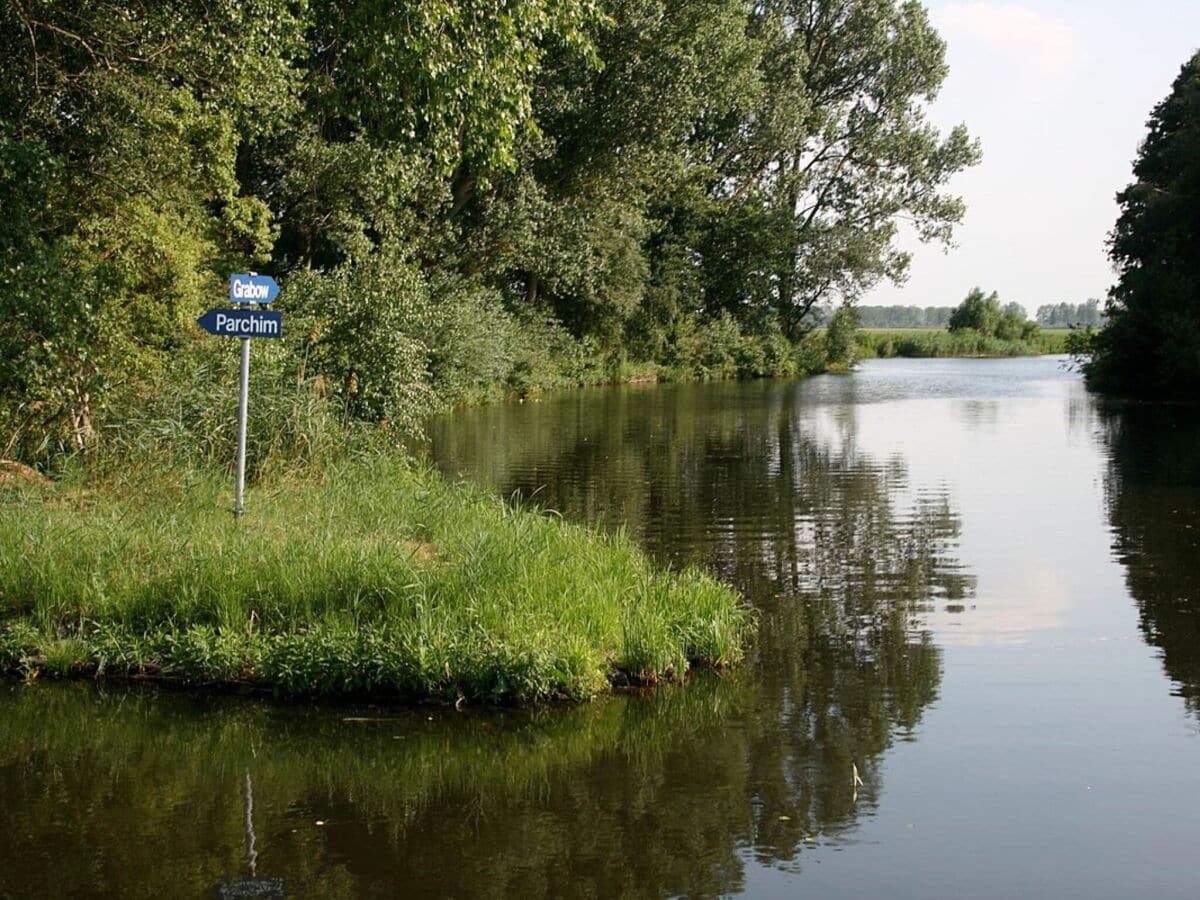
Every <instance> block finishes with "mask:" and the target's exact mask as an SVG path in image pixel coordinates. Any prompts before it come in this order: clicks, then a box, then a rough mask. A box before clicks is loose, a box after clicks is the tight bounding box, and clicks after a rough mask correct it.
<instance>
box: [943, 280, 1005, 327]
mask: <svg viewBox="0 0 1200 900" xmlns="http://www.w3.org/2000/svg"><path fill="white" fill-rule="evenodd" d="M1000 315H1001V313H1000V295H999V294H997V293H996V292H995V291H992V293H991V294H985V293H984V292H983V290H982V289H981V288H972V289H971V291H970V293H968V294H967V296H966V299H964V300H963V302H962V303H960V304H959V305H958V306H956V307H955V308H954V312H952V313H951V314H950V323H949V329H950V331H967V330H971V331H978V332H979V333H980V334H983V335H989V336H990V335H994V334H995V333H996V327H997V326H998V325H999V324H1000Z"/></svg>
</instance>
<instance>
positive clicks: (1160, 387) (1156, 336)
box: [1086, 54, 1200, 401]
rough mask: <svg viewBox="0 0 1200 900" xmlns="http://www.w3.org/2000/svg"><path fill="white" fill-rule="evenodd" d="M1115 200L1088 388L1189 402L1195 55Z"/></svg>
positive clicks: (1193, 355) (1197, 182) (1195, 243)
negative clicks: (1111, 278)
mask: <svg viewBox="0 0 1200 900" xmlns="http://www.w3.org/2000/svg"><path fill="white" fill-rule="evenodd" d="M1149 128H1150V131H1149V134H1148V135H1147V137H1146V141H1145V143H1143V145H1142V148H1141V152H1140V153H1139V155H1138V159H1137V161H1136V163H1135V164H1134V176H1135V177H1136V179H1137V180H1136V181H1135V182H1134V183H1133V184H1131V185H1129V187H1127V188H1126V189H1125V190H1124V191H1122V192H1121V193H1120V194H1119V195H1118V196H1117V201H1118V202H1119V203H1120V206H1121V216H1120V218H1119V219H1118V220H1117V225H1116V228H1115V229H1114V230H1113V233H1112V236H1111V239H1110V241H1111V242H1110V250H1109V255H1110V257H1111V258H1112V261H1113V264H1114V265H1115V266H1116V269H1117V273H1118V281H1117V284H1116V285H1115V286H1114V287H1113V289H1112V291H1111V292H1110V294H1109V300H1108V305H1107V307H1106V309H1105V314H1106V316H1107V318H1108V322H1107V324H1106V325H1105V327H1104V328H1103V329H1102V330H1101V331H1100V332H1099V333H1098V334H1097V335H1096V338H1095V342H1094V344H1093V350H1094V356H1093V358H1092V361H1091V363H1090V364H1089V365H1088V366H1087V367H1086V370H1087V374H1088V378H1089V381H1090V382H1091V383H1092V384H1093V385H1094V386H1096V387H1099V388H1100V389H1102V390H1105V391H1109V392H1115V393H1124V394H1138V395H1143V396H1152V397H1174V398H1179V399H1186V400H1189V401H1194V400H1195V398H1196V396H1197V393H1198V392H1200V54H1197V55H1196V56H1193V57H1192V58H1191V59H1190V60H1189V61H1188V62H1187V63H1186V64H1185V65H1184V66H1183V69H1182V70H1181V72H1180V73H1179V77H1178V78H1176V80H1175V84H1174V86H1173V87H1172V91H1171V94H1170V96H1168V97H1167V98H1166V99H1165V100H1163V101H1162V102H1161V103H1160V104H1159V105H1158V106H1156V107H1155V109H1154V111H1153V113H1152V114H1151V116H1150V123H1149Z"/></svg>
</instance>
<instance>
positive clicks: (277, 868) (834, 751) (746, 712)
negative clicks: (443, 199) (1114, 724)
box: [0, 379, 974, 897]
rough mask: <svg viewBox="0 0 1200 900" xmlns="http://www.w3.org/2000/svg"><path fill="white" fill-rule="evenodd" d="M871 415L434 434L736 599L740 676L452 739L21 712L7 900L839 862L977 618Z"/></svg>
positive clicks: (563, 885)
mask: <svg viewBox="0 0 1200 900" xmlns="http://www.w3.org/2000/svg"><path fill="white" fill-rule="evenodd" d="M855 390H856V388H855V380H854V379H822V380H820V381H816V382H811V383H809V384H808V385H804V386H796V385H779V384H770V383H763V384H756V385H721V386H709V387H703V388H698V387H675V388H666V389H662V388H660V389H655V390H645V391H639V390H622V391H608V392H584V393H581V394H577V395H571V396H568V397H564V398H562V399H560V400H556V401H554V402H547V403H544V404H537V405H526V406H524V407H519V408H513V407H499V408H492V409H486V410H481V411H478V412H474V413H470V414H465V415H463V416H461V417H459V418H458V419H457V420H456V421H454V422H453V423H450V424H443V425H441V426H436V425H435V427H434V428H433V430H432V433H433V438H434V445H435V458H436V459H439V460H447V461H451V462H448V463H447V465H452V466H453V467H454V468H455V469H456V470H459V471H463V472H467V473H470V476H471V478H472V479H473V480H482V481H483V482H484V483H485V484H488V485H490V486H492V487H494V488H495V489H497V490H500V491H502V492H504V493H505V494H511V493H514V492H516V493H519V494H523V495H526V496H533V497H534V498H535V501H536V502H538V503H541V504H543V505H545V506H548V507H552V508H554V509H557V510H560V511H561V512H562V513H563V514H564V515H566V516H567V517H568V518H570V519H573V520H577V521H578V520H585V521H590V522H593V523H606V524H607V525H609V526H624V527H627V528H629V529H630V530H631V531H632V532H633V533H634V534H635V536H636V537H637V538H638V539H639V540H640V541H641V542H642V543H643V545H644V546H646V547H647V548H649V549H650V550H651V551H652V552H653V553H654V554H656V555H657V556H658V557H659V558H660V559H661V560H663V561H664V562H667V563H670V564H702V565H705V566H708V567H709V568H711V569H713V570H715V571H716V572H718V573H719V574H720V575H721V576H722V577H724V578H726V579H729V580H730V581H732V582H733V583H735V584H737V585H738V586H739V588H741V589H742V590H743V591H744V592H745V594H746V595H747V596H748V597H749V598H750V599H751V600H752V602H754V604H755V605H756V606H757V607H758V609H759V610H760V613H761V632H760V635H759V638H758V642H757V652H756V655H755V658H754V661H753V663H752V665H751V666H748V667H747V671H742V672H737V673H733V674H732V675H729V676H727V677H723V678H718V677H710V676H705V677H698V678H696V679H694V680H693V681H691V682H690V683H689V684H688V685H687V686H686V687H685V688H682V689H677V688H666V689H663V690H660V691H656V692H653V693H651V694H650V695H648V696H629V697H623V698H616V699H613V700H609V701H605V702H601V703H598V704H594V705H591V706H588V707H584V708H580V709H569V710H545V711H540V712H513V711H509V712H496V713H481V712H477V711H476V712H467V713H463V714H458V713H454V712H447V711H441V710H438V711H433V712H432V713H431V712H428V711H417V712H411V711H410V712H403V711H400V712H397V711H394V710H387V711H382V712H381V711H379V710H368V711H365V712H363V711H361V710H360V711H339V710H330V709H328V708H326V709H323V710H315V711H308V710H299V709H295V708H279V707H273V706H270V705H264V704H260V703H257V702H248V701H240V700H234V699H228V698H226V699H221V700H212V699H208V700H205V699H196V698H187V697H179V696H158V695H154V694H145V693H125V692H117V693H112V694H108V695H96V694H95V693H94V692H91V691H86V690H79V689H74V688H62V689H60V688H53V687H50V688H47V687H40V688H36V689H29V688H14V689H12V690H11V692H10V695H9V696H7V697H5V696H3V695H0V711H2V714H0V794H2V796H4V797H5V798H6V801H7V802H8V810H7V814H8V817H9V819H10V821H12V822H15V824H16V827H12V828H7V829H5V830H4V834H3V836H0V896H5V895H7V894H9V893H15V892H17V891H19V890H21V889H22V887H23V886H26V885H29V884H39V885H49V884H56V885H57V886H58V887H57V892H58V893H60V894H62V895H71V896H101V895H111V894H115V893H120V894H121V895H123V896H142V895H144V896H162V895H166V894H174V893H181V892H182V893H197V894H200V893H205V892H208V893H211V891H212V890H213V888H214V886H217V885H220V884H224V883H227V882H228V881H229V880H230V879H231V878H232V877H234V876H235V875H236V874H237V873H239V872H245V871H246V866H247V865H248V863H249V864H250V865H251V869H250V874H251V876H252V877H259V878H264V879H272V878H275V879H277V878H281V877H282V878H285V879H286V883H287V886H288V890H289V891H295V892H297V893H299V894H305V895H320V896H362V895H388V896H390V895H393V894H394V893H396V892H398V891H402V892H403V893H405V894H406V895H430V896H444V895H455V896H468V895H469V896H484V897H488V896H513V895H520V896H550V895H553V896H615V895H633V896H665V895H681V894H686V895H713V894H720V893H728V892H733V891H737V890H739V889H740V888H741V887H743V886H744V878H745V867H746V865H747V859H749V858H753V859H754V860H756V861H757V862H758V863H761V864H765V865H771V866H779V867H787V868H796V867H798V866H799V865H800V864H801V861H802V858H803V856H804V853H805V848H807V847H810V846H821V845H829V844H840V843H843V842H845V841H847V840H849V839H850V837H849V831H850V830H851V829H853V828H854V826H855V825H856V823H857V821H858V819H859V817H860V816H862V815H864V814H868V815H869V814H870V812H871V811H872V810H873V809H874V808H875V805H876V803H877V801H878V797H879V795H880V790H881V784H880V779H881V765H880V763H881V757H882V755H883V753H884V751H885V750H886V749H887V748H888V747H889V746H890V745H891V744H892V742H893V741H894V740H896V739H897V737H899V738H901V739H908V740H911V739H915V734H916V729H917V728H918V726H919V723H920V721H921V717H922V715H923V714H924V711H925V710H926V709H927V708H928V707H929V705H930V703H931V702H932V701H933V700H934V699H935V698H936V697H937V694H938V690H939V684H940V680H941V668H942V662H941V651H940V650H939V649H938V648H937V647H936V646H935V645H934V643H933V641H932V639H931V638H930V636H929V634H928V633H927V631H926V630H925V629H924V628H923V627H922V616H923V614H925V613H926V612H928V611H929V610H931V609H934V608H935V607H936V608H941V607H943V606H944V607H946V608H950V609H956V608H961V606H962V604H963V601H964V600H965V599H967V598H970V597H971V596H972V595H973V593H974V581H973V578H972V577H971V576H969V575H968V574H966V573H965V572H964V571H963V570H962V569H961V567H960V566H959V565H958V564H957V562H956V561H955V558H954V553H955V545H956V542H957V538H958V534H959V528H960V523H959V520H958V516H957V514H956V512H955V510H954V507H953V503H952V499H951V497H950V496H948V494H947V493H946V492H945V491H944V490H932V491H924V490H917V489H915V488H913V487H912V486H911V485H910V484H909V483H908V478H907V474H906V468H905V465H904V463H903V461H902V460H900V459H895V458H890V459H875V458H872V457H871V456H870V455H868V454H866V453H864V452H863V451H862V450H860V448H859V446H858V440H857V430H858V423H859V416H864V415H870V414H871V408H870V406H861V407H860V406H856V400H857V398H856V396H855ZM81 735H86V738H85V739H84V740H82V741H81V740H80V736H81ZM855 771H857V773H858V775H859V776H861V779H862V786H861V787H857V789H856V782H855V778H854V773H855ZM251 780H252V784H253V804H254V805H253V820H252V823H253V826H254V830H253V833H252V836H253V840H250V838H247V835H249V834H251V832H250V831H248V830H247V823H248V822H250V821H251V820H250V819H248V818H247V817H248V816H249V815H250V813H249V812H247V810H248V809H249V805H248V804H249V797H250V793H249V791H248V786H249V785H250V784H251ZM318 820H320V821H321V822H323V823H324V824H322V825H317V824H316V822H317V821H318ZM248 841H250V842H249V843H248ZM72 858H74V859H78V860H80V862H79V864H78V865H73V866H69V867H63V866H62V865H61V861H62V860H64V859H72ZM165 859H166V860H170V865H164V864H163V861H164V860H165ZM181 885H184V886H185V889H184V890H182V891H181V890H180V887H181Z"/></svg>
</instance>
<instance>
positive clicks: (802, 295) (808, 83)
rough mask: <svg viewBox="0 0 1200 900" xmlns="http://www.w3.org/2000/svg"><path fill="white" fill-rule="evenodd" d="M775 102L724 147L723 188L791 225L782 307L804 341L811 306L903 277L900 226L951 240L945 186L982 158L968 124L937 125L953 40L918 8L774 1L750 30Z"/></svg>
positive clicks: (781, 259)
mask: <svg viewBox="0 0 1200 900" xmlns="http://www.w3.org/2000/svg"><path fill="white" fill-rule="evenodd" d="M749 28H750V30H751V33H752V34H753V35H754V36H755V37H756V39H757V41H758V42H759V44H760V46H761V63H760V66H761V72H762V83H763V85H764V88H765V94H764V96H763V98H762V101H761V103H759V104H758V105H756V106H754V107H752V108H749V109H747V110H745V111H744V116H743V117H742V118H741V119H740V120H737V121H733V122H730V123H729V127H728V128H727V129H726V131H725V132H724V133H723V134H721V133H718V134H717V135H715V137H716V138H717V140H716V141H714V144H713V150H714V152H715V153H716V154H717V158H718V160H719V162H720V166H719V175H720V178H719V180H718V181H717V182H715V184H714V185H713V190H714V193H715V194H716V195H717V196H719V197H723V198H726V199H727V200H728V201H729V203H730V204H734V203H738V202H741V203H745V204H747V205H749V206H752V207H753V208H755V209H757V210H760V211H761V212H762V213H763V214H764V217H765V219H766V220H767V221H771V222H774V223H775V224H776V227H781V228H782V229H784V239H783V240H782V241H781V242H778V241H777V242H770V243H767V244H766V246H768V247H770V246H780V245H781V246H782V247H783V252H782V254H780V255H779V256H777V258H775V259H774V260H773V261H772V265H771V274H772V292H773V302H774V305H775V307H776V309H777V310H778V313H779V315H780V316H781V318H782V319H783V321H784V323H785V325H786V328H787V330H788V331H789V332H792V333H793V334H794V333H795V332H796V331H797V330H798V329H799V328H800V327H801V323H802V322H803V321H804V318H805V316H806V315H807V313H808V312H809V310H810V309H812V307H813V306H814V305H815V304H817V303H819V302H822V301H826V300H832V299H836V300H840V301H854V300H856V299H857V298H858V297H860V296H861V295H862V294H863V292H864V291H866V290H867V289H869V288H870V287H872V286H873V285H875V284H876V283H878V282H879V281H880V280H881V279H885V278H888V279H892V280H895V281H899V280H901V279H903V278H904V276H905V274H906V271H907V267H908V263H909V255H908V254H907V253H906V252H904V251H903V250H901V249H900V248H899V247H898V246H897V244H896V237H897V234H898V222H899V221H900V220H901V219H903V220H905V221H907V222H908V223H909V224H910V225H911V226H912V228H913V229H914V231H915V233H916V235H917V237H918V238H920V239H921V240H923V241H942V242H948V241H949V240H950V238H951V234H952V230H953V227H954V225H955V224H957V223H958V222H959V221H960V220H961V218H962V216H963V213H964V205H963V203H962V201H961V200H960V199H959V198H957V197H955V196H953V195H950V194H948V193H946V191H945V187H946V185H947V182H948V181H949V179H950V178H951V177H952V176H953V175H954V174H955V173H957V172H959V171H961V170H962V169H964V168H966V167H968V166H970V165H973V164H974V163H976V162H977V161H978V158H979V148H978V146H977V144H976V143H975V142H973V141H972V140H971V139H970V137H969V136H968V134H967V131H966V128H965V127H964V126H958V127H956V128H953V129H951V130H950V131H949V132H948V133H945V134H943V133H941V132H940V131H939V130H938V129H937V128H936V127H935V126H933V125H932V124H930V123H929V121H928V119H927V109H928V104H929V103H930V102H932V101H933V100H934V99H935V98H936V96H937V93H938V91H939V89H940V88H941V85H942V83H943V81H944V80H945V78H946V75H947V71H948V70H947V67H946V61H945V44H944V42H943V41H942V39H941V38H940V37H939V36H938V34H937V32H936V31H935V30H934V28H933V26H932V25H931V23H930V21H929V17H928V14H927V12H926V10H925V8H924V6H922V4H920V3H916V2H902V3H897V2H895V0H764V2H762V3H759V4H756V6H755V10H754V12H753V15H752V18H751V21H750V23H749Z"/></svg>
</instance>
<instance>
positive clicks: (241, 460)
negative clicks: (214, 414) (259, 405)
mask: <svg viewBox="0 0 1200 900" xmlns="http://www.w3.org/2000/svg"><path fill="white" fill-rule="evenodd" d="M249 407H250V338H248V337H244V338H242V386H241V394H239V396H238V432H237V494H236V496H235V498H234V501H233V514H234V515H235V516H240V515H241V514H242V513H244V512H245V511H246V504H245V503H244V502H243V498H244V497H245V493H246V413H247V412H248V410H249Z"/></svg>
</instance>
